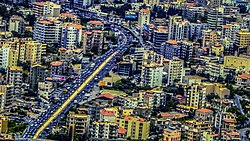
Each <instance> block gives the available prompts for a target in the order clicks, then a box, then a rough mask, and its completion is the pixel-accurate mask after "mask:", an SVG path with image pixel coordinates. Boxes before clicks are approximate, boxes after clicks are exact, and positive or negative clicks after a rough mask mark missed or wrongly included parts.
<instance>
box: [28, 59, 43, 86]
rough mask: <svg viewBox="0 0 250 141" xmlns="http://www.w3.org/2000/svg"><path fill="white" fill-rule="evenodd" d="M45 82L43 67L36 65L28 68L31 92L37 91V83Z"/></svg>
mask: <svg viewBox="0 0 250 141" xmlns="http://www.w3.org/2000/svg"><path fill="white" fill-rule="evenodd" d="M44 80H45V67H43V66H41V65H39V64H37V65H33V66H31V68H30V80H29V84H30V88H31V89H33V90H37V89H38V82H41V81H44Z"/></svg>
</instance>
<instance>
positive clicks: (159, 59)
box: [141, 51, 163, 87]
mask: <svg viewBox="0 0 250 141" xmlns="http://www.w3.org/2000/svg"><path fill="white" fill-rule="evenodd" d="M162 73H163V56H162V55H160V54H157V53H155V52H154V51H149V52H144V55H143V63H142V71H141V80H142V81H141V84H142V85H143V86H150V87H157V86H161V85H162Z"/></svg>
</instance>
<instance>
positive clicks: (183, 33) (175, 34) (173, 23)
mask: <svg viewBox="0 0 250 141" xmlns="http://www.w3.org/2000/svg"><path fill="white" fill-rule="evenodd" d="M189 25H190V23H189V21H186V20H182V17H181V16H170V18H169V30H168V33H169V34H168V39H169V40H181V39H188V38H189Z"/></svg>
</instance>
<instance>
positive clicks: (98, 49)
mask: <svg viewBox="0 0 250 141" xmlns="http://www.w3.org/2000/svg"><path fill="white" fill-rule="evenodd" d="M92 34H93V36H92V43H91V50H92V51H93V52H95V53H97V54H98V55H101V54H102V49H103V31H101V30H93V32H92Z"/></svg>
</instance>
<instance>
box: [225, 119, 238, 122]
mask: <svg viewBox="0 0 250 141" xmlns="http://www.w3.org/2000/svg"><path fill="white" fill-rule="evenodd" d="M224 121H225V122H231V123H236V120H235V119H232V118H224Z"/></svg>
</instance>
